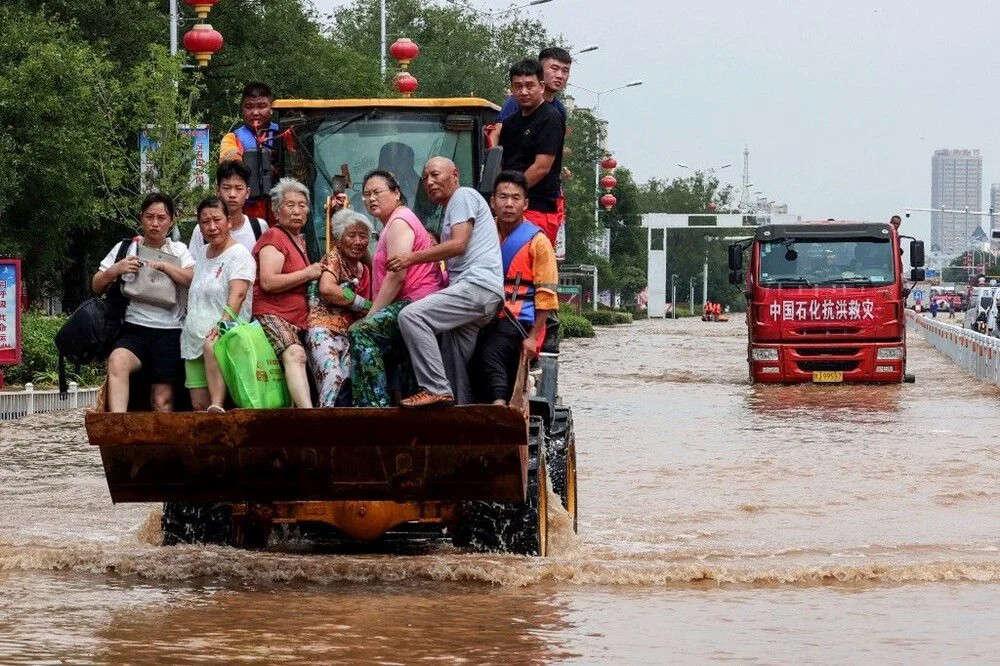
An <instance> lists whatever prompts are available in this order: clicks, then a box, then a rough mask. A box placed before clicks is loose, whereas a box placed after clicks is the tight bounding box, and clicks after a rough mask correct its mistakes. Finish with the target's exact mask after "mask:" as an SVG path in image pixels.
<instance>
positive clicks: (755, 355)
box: [750, 347, 778, 361]
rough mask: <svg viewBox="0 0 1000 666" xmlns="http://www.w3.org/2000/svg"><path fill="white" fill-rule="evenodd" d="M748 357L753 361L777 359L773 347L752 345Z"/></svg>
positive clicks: (775, 350)
mask: <svg viewBox="0 0 1000 666" xmlns="http://www.w3.org/2000/svg"><path fill="white" fill-rule="evenodd" d="M750 358H752V359H753V360H755V361H777V360H778V350H777V349H774V348H773V347H754V348H753V349H752V350H751V351H750Z"/></svg>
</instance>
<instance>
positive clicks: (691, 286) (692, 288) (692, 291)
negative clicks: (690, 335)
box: [688, 276, 694, 316]
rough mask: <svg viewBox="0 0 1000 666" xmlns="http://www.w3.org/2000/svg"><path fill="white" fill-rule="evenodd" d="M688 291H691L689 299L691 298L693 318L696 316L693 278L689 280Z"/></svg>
mask: <svg viewBox="0 0 1000 666" xmlns="http://www.w3.org/2000/svg"><path fill="white" fill-rule="evenodd" d="M688 289H689V292H690V293H689V297H690V303H691V313H690V314H691V315H692V316H694V277H693V276H692V277H690V278H688Z"/></svg>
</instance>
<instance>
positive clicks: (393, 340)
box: [349, 170, 445, 407]
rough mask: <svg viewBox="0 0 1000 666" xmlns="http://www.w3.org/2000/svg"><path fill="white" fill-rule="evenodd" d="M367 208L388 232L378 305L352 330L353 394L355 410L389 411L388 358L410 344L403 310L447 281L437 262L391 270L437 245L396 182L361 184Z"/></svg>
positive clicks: (377, 270)
mask: <svg viewBox="0 0 1000 666" xmlns="http://www.w3.org/2000/svg"><path fill="white" fill-rule="evenodd" d="M362 195H363V196H364V199H365V206H366V207H367V208H368V212H369V213H371V214H372V216H374V217H376V218H378V220H379V221H380V222H382V225H383V230H382V234H381V235H380V236H379V239H378V245H377V246H376V248H375V257H374V258H373V260H372V280H373V282H372V287H373V290H374V293H375V300H374V303H373V304H372V307H371V310H370V311H369V312H368V315H367V316H366V317H365V318H364V319H362V320H361V321H359V322H357V323H356V324H354V325H353V326H352V327H351V331H350V335H349V337H350V348H351V391H352V394H353V401H354V405H355V406H356V407H388V406H389V404H390V398H389V388H388V381H387V379H386V361H385V359H386V357H387V356H395V357H397V358H398V357H400V356H403V355H405V353H406V345H405V343H404V342H403V338H402V336H401V335H400V332H399V324H398V318H399V311H400V310H402V309H403V308H404V307H406V306H407V305H409V304H410V303H412V302H413V301H416V300H419V299H421V298H423V297H424V296H427V295H428V294H432V293H434V292H435V291H437V290H439V289H441V288H442V287H443V286H444V285H445V279H444V276H443V274H442V273H441V268H440V265H439V264H438V263H436V262H435V263H430V264H416V265H414V266H410V267H408V268H406V269H405V270H401V271H396V272H389V271H387V270H386V260H387V259H388V257H391V256H394V255H398V254H402V253H408V252H418V251H420V250H424V249H427V248H429V247H431V246H432V245H433V244H434V241H433V240H432V239H431V236H430V234H429V233H427V230H426V229H424V225H423V224H421V223H420V220H419V219H418V218H417V216H416V215H415V214H414V212H413V211H412V210H410V209H409V208H407V207H406V205H405V201H404V197H403V194H402V192H401V191H400V187H399V183H398V182H397V181H396V177H395V176H393V175H392V174H391V173H389V172H388V171H382V170H376V171H372V172H371V173H369V174H368V175H367V176H365V180H364V183H363V185H362Z"/></svg>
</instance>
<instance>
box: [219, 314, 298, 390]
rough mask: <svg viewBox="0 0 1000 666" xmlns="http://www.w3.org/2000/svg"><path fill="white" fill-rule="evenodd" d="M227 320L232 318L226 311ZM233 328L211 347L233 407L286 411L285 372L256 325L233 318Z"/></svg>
mask: <svg viewBox="0 0 1000 666" xmlns="http://www.w3.org/2000/svg"><path fill="white" fill-rule="evenodd" d="M227 311H228V312H229V316H230V317H233V313H232V311H231V310H229V309H228V308H227ZM233 320H234V321H235V322H236V323H235V325H234V326H233V327H232V328H230V329H229V330H228V331H226V332H225V333H224V334H223V335H222V337H221V338H219V339H218V340H217V341H216V343H215V348H214V351H215V358H216V359H217V360H218V361H219V369H220V370H222V376H223V378H224V379H225V380H226V388H227V389H229V395H231V396H232V398H233V402H234V403H236V406H237V407H243V408H247V409H275V408H279V407H290V406H291V404H292V397H291V395H290V394H289V393H288V385H287V384H286V383H285V371H284V370H283V369H282V367H281V363H280V362H279V361H278V357H277V356H275V354H274V349H272V348H271V343H270V342H268V341H267V336H266V335H264V329H262V328H261V327H260V324H258V323H257V322H250V323H247V322H245V321H243V320H242V319H239V318H237V317H233Z"/></svg>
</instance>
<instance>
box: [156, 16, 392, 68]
mask: <svg viewBox="0 0 1000 666" xmlns="http://www.w3.org/2000/svg"><path fill="white" fill-rule="evenodd" d="M175 1H176V0H175ZM379 4H380V6H379V26H380V28H379V30H380V46H379V52H378V62H379V72H381V73H382V80H383V81H384V80H385V0H381V1H380V3H379Z"/></svg>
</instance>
